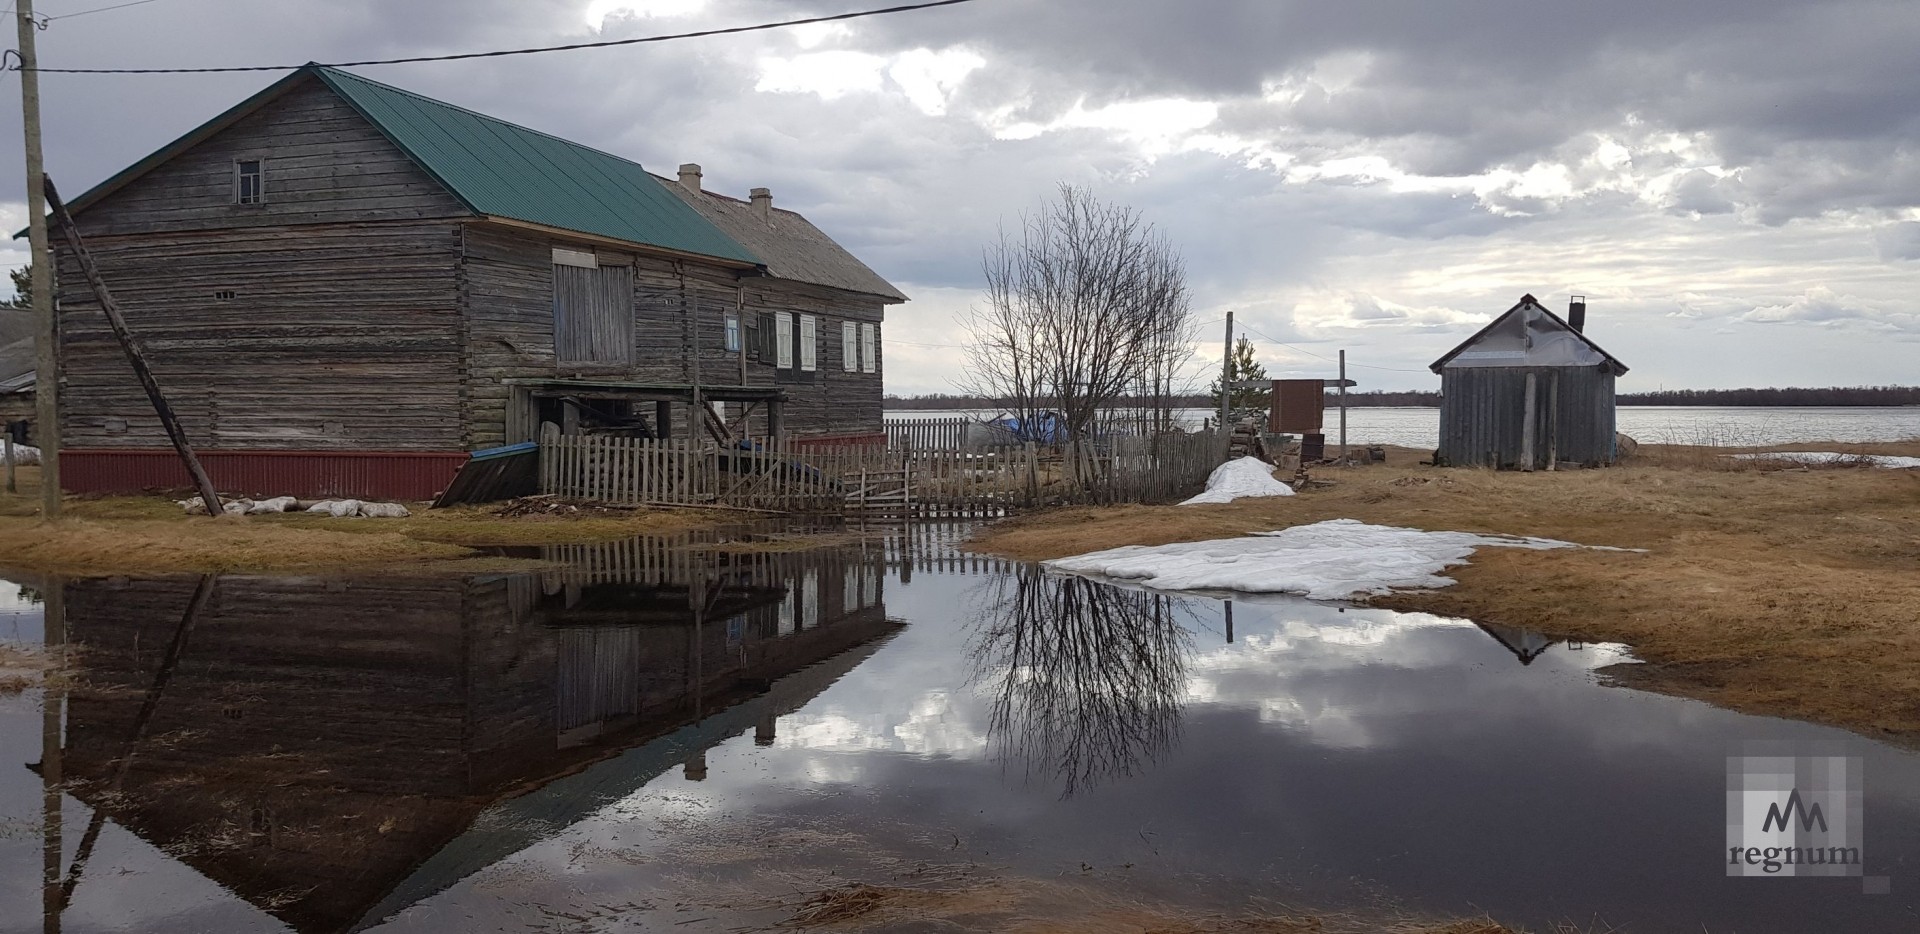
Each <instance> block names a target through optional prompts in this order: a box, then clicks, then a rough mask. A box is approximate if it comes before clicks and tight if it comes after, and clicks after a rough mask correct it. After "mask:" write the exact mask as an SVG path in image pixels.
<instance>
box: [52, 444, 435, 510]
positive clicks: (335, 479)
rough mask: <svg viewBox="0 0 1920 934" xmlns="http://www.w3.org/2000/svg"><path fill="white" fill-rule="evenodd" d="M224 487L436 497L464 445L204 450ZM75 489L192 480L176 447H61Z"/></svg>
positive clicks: (181, 486)
mask: <svg viewBox="0 0 1920 934" xmlns="http://www.w3.org/2000/svg"><path fill="white" fill-rule="evenodd" d="M196 453H198V455H199V457H200V463H201V464H202V465H203V466H205V467H206V468H207V474H208V475H209V476H211V477H212V478H213V485H214V487H215V488H217V489H218V490H219V491H220V492H221V493H223V494H225V493H232V494H235V495H248V496H300V497H319V496H351V497H359V498H374V499H392V500H429V499H432V498H434V496H435V495H437V494H438V493H439V492H440V491H441V490H444V489H446V487H447V484H448V483H451V482H452V481H453V476H454V474H456V473H458V472H459V471H460V467H461V466H462V465H464V464H465V463H466V462H467V455H466V453H465V452H463V451H199V452H196ZM60 481H61V483H60V485H61V486H62V487H64V488H65V489H66V491H67V492H69V493H139V492H143V491H147V490H185V489H188V488H189V487H191V486H192V485H193V484H192V481H191V480H190V479H189V478H188V477H187V470H186V468H185V467H183V466H181V464H180V458H179V456H178V455H176V454H175V453H174V452H173V449H171V448H95V449H84V448H82V449H73V448H69V449H67V450H63V451H61V452H60Z"/></svg>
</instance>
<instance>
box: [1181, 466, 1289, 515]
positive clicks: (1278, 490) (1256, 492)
mask: <svg viewBox="0 0 1920 934" xmlns="http://www.w3.org/2000/svg"><path fill="white" fill-rule="evenodd" d="M1292 495H1293V487H1290V486H1288V485H1286V484H1284V483H1281V482H1280V481H1278V480H1275V479H1273V465H1272V464H1269V463H1267V462H1266V461H1263V460H1261V459H1260V458H1257V457H1241V458H1236V459H1234V460H1230V461H1227V462H1226V463H1224V464H1221V465H1220V466H1218V467H1215V468H1213V473H1211V474H1208V475H1207V491H1206V492H1205V493H1202V494H1200V495H1198V496H1195V497H1194V498H1192V499H1190V500H1187V501H1185V502H1183V503H1181V504H1180V505H1182V506H1201V505H1210V504H1215V503H1231V502H1233V501H1234V500H1236V499H1248V498H1251V497H1255V496H1292Z"/></svg>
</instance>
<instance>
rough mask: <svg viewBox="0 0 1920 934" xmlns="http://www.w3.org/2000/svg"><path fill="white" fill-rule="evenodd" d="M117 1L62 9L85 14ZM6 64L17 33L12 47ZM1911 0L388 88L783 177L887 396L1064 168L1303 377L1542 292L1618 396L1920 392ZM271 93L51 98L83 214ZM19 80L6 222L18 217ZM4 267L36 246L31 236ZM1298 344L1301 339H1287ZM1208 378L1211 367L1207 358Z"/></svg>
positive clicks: (274, 25)
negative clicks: (878, 346) (1158, 233)
mask: <svg viewBox="0 0 1920 934" xmlns="http://www.w3.org/2000/svg"><path fill="white" fill-rule="evenodd" d="M113 2H115V0H41V2H40V3H39V4H38V5H37V8H38V10H39V11H40V12H41V13H43V14H46V15H49V16H55V17H58V16H60V15H62V14H67V13H75V12H80V11H85V10H91V9H95V8H98V7H104V6H109V5H112V3H113ZM878 5H884V4H883V3H881V2H880V0H874V2H873V3H855V2H853V0H777V2H776V0H550V2H531V0H405V2H402V0H327V2H325V3H313V2H304V0H152V2H149V3H145V4H142V5H139V6H133V7H130V8H127V9H120V10H113V11H108V12H101V13H97V14H92V15H87V16H79V17H74V18H72V19H55V20H54V21H53V22H51V23H50V25H49V27H48V28H47V29H46V30H45V31H43V32H41V33H40V53H41V58H42V63H43V64H45V65H47V66H48V67H57V66H74V67H83V66H208V65H236V64H278V63H289V62H291V63H298V62H302V61H307V60H319V61H341V60H350V59H356V58H369V57H396V56H406V55H416V54H435V53H448V52H459V51H472V50H481V49H489V48H501V47H516V46H525V45H539V44H548V43H555V42H569V41H582V40H592V39H595V38H618V37H624V36H639V35H648V34H655V33H662V32H676V31H683V30H688V29H697V28H705V27H711V26H722V25H739V24H745V23H749V22H759V21H764V20H769V19H785V18H791V17H796V16H803V15H808V14H812V13H819V12H841V11H845V10H852V9H859V8H863V7H867V6H878ZM6 35H7V37H8V44H11V42H10V40H11V35H12V34H11V31H8V32H7V33H6ZM1917 48H1920V11H1916V8H1915V6H1914V4H1913V2H1912V0H1890V2H1824V3H1818V4H1815V3H1792V2H1786V0H1687V2H1684V3H1679V2H1672V0H1612V2H1607V3H1591V2H1586V3H1565V2H1542V0H1480V2H1475V3H1470V4H1461V3H1424V2H1399V3H1387V2H1375V3H1325V2H1316V3H1306V2H1290V0H1188V2H1177V3H1176V2H1170V0H1168V2H1160V0H975V2H972V3H968V4H962V5H960V6H955V7H947V8H940V9H934V10H928V11H923V12H917V13H907V14H901V15H895V16H888V17H881V18H875V19H868V20H861V21H856V22H851V23H847V24H841V25H830V26H815V27H801V28H795V29H789V30H782V31H775V32H765V33H756V34H749V35H744V36H728V37H718V38H710V39H697V40H690V41H683V42H673V43H664V44H656V45H642V46H635V47H627V48H614V49H603V50H591V51H580V52H565V53H552V54H545V55H534V56H521V57H509V58H498V59H485V60H479V61H471V62H454V63H443V64H416V65H396V66H381V67H368V68H361V69H358V71H359V72H360V73H362V74H365V75H367V76H369V77H373V78H376V79H378V80H382V81H386V82H389V83H393V84H397V85H400V86H402V87H406V88H409V89H412V90H415V91H418V92H420V93H423V94H427V95H430V96H433V97H437V98H440V99H443V100H447V101H451V102H453V103H456V104H460V105H463V106H466V107H470V108H473V109H475V110H479V111H483V112H486V113H489V114H493V115H495V116H499V117H501V118H504V119H507V120H511V121H514V122H517V123H521V124H525V125H527V126H530V127H534V128H536V129H540V130H545V131H548V132H552V133H555V134H558V135H561V136H565V137H568V138H571V139H575V140H578V141H581V142H583V143H587V144H590V145H593V146H596V147H599V148H601V149H605V150H608V151H611V152H614V153H618V154H620V155H623V156H627V157H629V158H633V159H636V160H638V161H639V162H641V163H642V164H644V165H646V166H647V167H649V168H651V169H653V170H654V171H656V172H661V173H663V174H671V173H672V171H673V168H674V166H675V165H677V164H678V163H680V162H688V161H690V162H699V163H702V164H703V165H704V166H705V171H706V183H707V185H708V187H710V188H717V189H720V190H723V191H726V192H730V193H733V194H737V195H744V194H745V192H746V190H747V189H748V188H749V187H754V186H767V187H770V188H772V189H773V193H774V199H775V203H776V204H779V205H781V206H784V207H789V208H793V209H794V210H798V211H800V212H802V213H804V214H806V215H808V216H809V217H810V218H812V219H813V220H814V221H815V222H816V223H817V224H819V225H820V226H821V227H823V228H824V229H826V230H827V231H828V232H829V233H830V234H832V235H833V236H834V237H836V238H837V239H839V240H840V242H841V243H843V244H845V245H846V246H847V247H848V248H849V249H851V250H852V251H853V252H854V253H856V254H857V255H859V256H860V257H861V258H862V259H864V260H866V261H867V263H868V264H869V265H871V266H873V267H874V268H875V269H877V270H878V271H879V272H880V273H881V274H882V275H884V276H886V277H887V278H888V279H890V280H892V281H893V282H894V283H895V284H896V285H898V286H899V287H900V288H901V289H903V290H904V291H906V292H907V294H909V295H910V296H912V297H913V298H914V301H913V302H911V303H909V304H907V305H904V306H899V307H897V308H896V309H894V310H893V311H892V312H891V313H890V316H889V318H888V323H887V330H886V335H887V340H888V344H887V353H888V358H887V363H888V366H887V387H888V389H889V391H892V392H901V393H916V392H930V391H950V390H951V389H952V388H953V385H952V384H953V382H954V380H955V379H956V378H957V375H958V369H959V351H958V350H957V349H956V348H955V347H954V346H952V345H954V344H957V343H958V342H959V341H960V340H961V339H962V337H963V335H962V333H961V331H960V330H959V327H958V325H957V323H956V320H955V316H956V313H957V312H960V311H963V310H964V309H965V308H966V307H967V306H968V305H969V304H970V303H972V302H975V301H978V296H979V288H980V284H981V283H980V273H979V268H978V266H979V253H980V248H981V246H982V245H983V244H984V243H985V242H987V241H988V240H990V239H992V238H993V237H994V236H995V235H996V231H997V229H998V227H999V225H1000V224H1001V223H1002V222H1003V221H1013V220H1015V219H1016V218H1017V215H1018V213H1019V212H1020V211H1021V210H1022V209H1023V208H1030V207H1032V206H1033V205H1035V204H1037V203H1038V202H1039V200H1040V199H1042V198H1044V197H1046V196H1047V195H1048V194H1049V193H1050V192H1051V190H1052V189H1053V188H1054V186H1056V185H1057V184H1058V183H1060V182H1063V181H1066V182H1074V183H1078V184H1084V185H1088V186H1091V187H1092V188H1093V189H1094V190H1095V192H1096V193H1097V194H1098V195H1100V196H1102V197H1104V198H1107V199H1110V200H1114V201H1119V202H1124V203H1126V204H1130V205H1132V206H1134V207H1136V208H1138V209H1139V210H1140V211H1142V212H1143V213H1144V214H1145V215H1146V216H1147V217H1148V219H1150V220H1152V221H1153V222H1155V223H1156V224H1157V225H1158V226H1159V227H1160V228H1161V229H1162V230H1163V231H1164V232H1165V233H1166V234H1167V235H1168V237H1169V238H1170V239H1171V240H1172V241H1173V243H1174V244H1175V245H1176V246H1177V247H1178V248H1179V249H1180V250H1181V251H1182V252H1183V253H1184V255H1185V258H1186V262H1187V267H1188V273H1189V284H1190V285H1191V287H1192V289H1193V292H1194V295H1195V299H1196V307H1195V319H1196V320H1197V321H1202V322H1215V323H1209V324H1207V325H1206V326H1205V329H1204V330H1205V335H1206V337H1205V341H1206V343H1205V344H1204V345H1202V346H1196V363H1198V362H1199V361H1200V360H1202V359H1205V360H1208V361H1211V360H1216V359H1217V358H1218V352H1219V351H1218V342H1219V340H1220V334H1221V327H1222V326H1221V325H1220V324H1219V323H1217V320H1216V319H1219V318H1221V317H1223V316H1224V315H1225V313H1226V312H1227V311H1229V310H1232V311H1234V312H1235V313H1236V315H1237V318H1238V320H1239V321H1240V322H1242V323H1244V324H1245V325H1247V327H1248V330H1247V331H1246V333H1248V334H1249V336H1252V337H1254V338H1255V339H1256V341H1257V342H1258V345H1259V347H1260V354H1261V358H1262V361H1263V362H1264V363H1265V364H1266V365H1267V367H1268V369H1269V371H1271V372H1273V373H1274V375H1327V374H1328V373H1329V370H1330V367H1331V364H1330V363H1326V362H1324V361H1323V360H1321V359H1318V358H1317V357H1316V356H1315V355H1318V356H1319V357H1327V358H1331V357H1333V356H1334V355H1335V352H1336V351H1337V350H1339V349H1341V348H1345V349H1346V350H1347V351H1348V353H1349V359H1350V360H1351V361H1352V362H1353V363H1354V364H1355V365H1356V367H1358V366H1360V365H1366V366H1369V367H1380V368H1386V369H1356V370H1355V371H1354V373H1353V375H1354V377H1355V378H1357V379H1358V380H1359V381H1360V382H1361V383H1362V385H1363V388H1389V389H1403V388H1437V387H1438V378H1437V377H1434V376H1432V375H1431V374H1429V373H1427V372H1426V371H1425V369H1424V367H1425V365H1426V364H1427V363H1429V362H1431V361H1432V360H1433V359H1434V358H1435V357H1437V356H1439V355H1440V354H1441V353H1443V352H1445V351H1446V350H1447V349H1448V348H1450V347H1451V346H1452V345H1453V344H1455V343H1457V342H1458V341H1459V340H1461V339H1462V338H1464V337H1465V336H1466V335H1468V334H1469V333H1471V332H1472V330H1473V329H1474V328H1475V327H1477V326H1478V325H1479V324H1480V323H1482V322H1484V321H1486V320H1488V319H1489V318H1490V317H1492V316H1493V315H1495V314H1498V313H1499V312H1501V311H1504V310H1505V309H1506V308H1508V307H1509V306H1511V305H1512V304H1513V303H1514V302H1515V301H1516V300H1517V299H1518V297H1519V296H1520V295H1521V294H1522V293H1524V292H1532V293H1533V294H1535V295H1537V296H1539V297H1540V298H1541V299H1542V300H1543V301H1545V302H1546V303H1547V304H1549V305H1550V306H1553V307H1556V308H1557V307H1563V306H1564V304H1565V302H1566V299H1567V296H1568V295H1569V294H1570V293H1576V292H1577V293H1584V294H1586V295H1587V296H1588V297H1589V302H1590V308H1591V311H1590V317H1589V327H1588V331H1589V333H1590V334H1591V335H1592V336H1593V337H1594V338H1595V339H1596V340H1597V341H1599V342H1600V343H1601V344H1602V345H1604V346H1606V347H1607V349H1609V350H1611V351H1613V352H1614V353H1615V355H1616V356H1618V357H1620V358H1621V359H1622V360H1624V361H1625V362H1626V363H1627V364H1628V365H1629V366H1631V367H1632V368H1633V371H1632V372H1631V373H1629V374H1628V375H1627V376H1626V377H1625V379H1624V380H1623V382H1622V389H1623V390H1642V389H1655V388H1660V387H1663V386H1664V387H1667V388H1677V387H1734V386H1747V385H1833V384H1839V385H1859V384H1879V383H1905V384H1913V383H1916V382H1920V304H1916V302H1915V300H1914V293H1915V287H1916V286H1917V285H1920V94H1916V93H1915V91H1914V89H1915V88H1916V87H1920V55H1916V54H1915V52H1914V50H1915V49H1917ZM273 77H274V75H272V74H263V73H241V74H223V75H172V76H140V77H129V76H109V75H58V74H48V75H45V76H44V77H43V79H42V88H43V93H44V98H45V104H44V106H45V110H46V153H47V165H48V171H49V172H50V173H52V174H53V175H54V177H55V179H56V180H57V181H59V182H60V183H61V185H62V187H63V188H64V189H65V190H66V191H68V192H76V193H77V192H79V191H81V190H83V189H84V188H86V187H88V186H90V185H92V184H93V183H95V182H98V181H100V180H101V179H103V178H105V177H106V176H108V175H110V174H112V173H113V172H114V171H117V170H119V169H120V168H122V167H124V166H126V165H127V164H129V163H131V162H133V161H135V160H137V159H138V158H140V157H141V156H143V155H145V154H147V153H148V152H150V151H152V150H153V149H155V148H158V147H159V146H160V145H162V144H164V143H166V142H167V141H169V140H171V139H172V138H174V137H175V136H177V135H179V134H180V133H182V132H184V131H186V130H188V129H190V128H192V127H193V126H195V125H197V124H199V123H200V122H202V121H204V120H205V119H207V118H208V117H211V116H212V115H214V114H216V113H218V112H219V111H221V110H223V109H224V108H226V107H228V106H230V105H231V104H233V103H235V102H237V101H238V100H240V99H241V98H242V97H244V96H246V95H247V94H249V93H251V92H253V91H255V90H257V89H258V88H260V87H262V86H264V85H266V84H267V83H268V82H270V81H271V80H273ZM18 93H19V85H18V76H17V75H16V74H11V73H10V74H8V75H7V76H5V77H4V78H0V94H4V95H5V96H6V98H7V103H6V104H5V105H4V108H0V109H3V110H4V113H5V121H6V126H4V127H0V133H4V137H0V141H3V142H4V145H0V149H3V150H4V157H0V174H3V175H4V178H6V179H13V180H15V181H12V182H8V183H6V187H5V189H4V190H5V191H6V192H7V193H8V194H9V195H10V197H7V198H6V199H5V201H4V203H0V214H3V215H4V216H3V217H0V220H4V221H5V222H6V223H8V224H12V225H15V226H14V227H10V228H9V229H17V226H18V225H19V224H21V223H23V222H24V220H23V219H24V208H23V203H22V199H21V197H20V194H19V192H20V190H21V186H20V184H19V182H18V179H20V178H21V174H22V173H21V163H20V156H19V152H18V146H17V141H18V140H19V138H20V137H19V110H18V107H17V104H16V103H15V101H17V99H18ZM14 246H15V247H16V248H15V249H13V250H11V251H10V252H7V253H6V254H5V256H0V261H4V262H5V263H7V264H8V265H18V264H20V263H22V262H24V260H25V256H24V251H23V249H21V248H20V247H23V244H15V245H14ZM1280 341H1284V342H1286V343H1287V344H1290V345H1292V346H1291V347H1288V346H1282V345H1281V344H1280V343H1278V342H1280ZM1203 354H1204V357H1202V355H1203Z"/></svg>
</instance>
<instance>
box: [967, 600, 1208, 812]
mask: <svg viewBox="0 0 1920 934" xmlns="http://www.w3.org/2000/svg"><path fill="white" fill-rule="evenodd" d="M984 593H985V600H984V609H983V610H982V612H981V613H980V615H979V618H978V620H977V621H976V622H975V637H974V641H973V645H972V650H971V651H972V656H973V664H974V672H975V677H976V678H977V679H978V680H979V681H980V683H982V684H985V685H988V686H989V689H990V691H991V693H992V708H991V713H990V715H989V721H988V734H989V741H990V742H992V743H993V744H994V745H995V746H996V747H997V748H998V749H999V750H1000V752H1001V754H1002V755H1004V756H1006V757H1008V758H1010V759H1017V760H1018V761H1020V762H1021V763H1023V765H1024V766H1025V768H1026V769H1027V770H1028V772H1029V774H1031V773H1032V772H1033V771H1034V770H1040V771H1042V772H1045V773H1048V774H1050V775H1051V777H1052V778H1053V779H1055V780H1057V781H1058V782H1059V783H1060V786H1061V789H1062V794H1064V795H1067V796H1071V795H1072V794H1074V793H1075V792H1076V791H1078V790H1079V789H1080V788H1082V787H1083V786H1085V785H1087V784H1089V783H1092V782H1096V781H1098V780H1101V779H1103V778H1110V777H1117V776H1127V775H1132V774H1134V772H1135V771H1136V770H1137V769H1139V768H1141V767H1143V766H1145V765H1147V764H1149V763H1151V762H1153V761H1154V760H1155V759H1156V758H1158V757H1159V756H1160V755H1161V754H1162V753H1164V752H1165V751H1166V750H1167V749H1168V748H1169V747H1171V746H1172V744H1173V743H1174V741H1175V739H1176V737H1177V736H1178V734H1179V724H1180V703H1181V697H1182V695H1183V694H1184V693H1185V688H1186V681H1187V660H1188V657H1189V655H1190V654H1191V652H1192V647H1193V646H1192V633H1191V631H1190V630H1189V629H1188V628H1187V627H1185V626H1183V625H1182V621H1181V618H1182V615H1183V614H1182V601H1181V600H1180V599H1179V598H1175V597H1169V596H1167V595H1165V594H1158V593H1152V592H1149V591H1144V590H1125V589H1121V588H1118V587H1112V586H1108V585H1106V584H1099V583H1095V582H1093V581H1090V580H1086V579H1084V578H1078V577H1058V576H1054V575H1051V574H1047V573H1045V572H1044V571H1042V570H1041V569H1040V568H1038V567H1032V566H1027V567H1020V568H1016V569H1014V570H1010V571H1005V572H1002V573H999V574H996V575H995V576H994V577H993V579H992V580H991V581H990V582H989V583H988V585H987V586H986V588H985V589H984Z"/></svg>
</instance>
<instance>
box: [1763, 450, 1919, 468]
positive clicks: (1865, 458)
mask: <svg viewBox="0 0 1920 934" xmlns="http://www.w3.org/2000/svg"><path fill="white" fill-rule="evenodd" d="M1727 456H1728V457H1731V458H1733V459H1735V460H1743V461H1786V462H1790V463H1795V464H1867V465H1870V466H1874V467H1891V468H1893V469H1896V470H1899V469H1911V468H1914V467H1920V457H1896V456H1894V455H1892V454H1840V453H1837V452H1834V451H1776V452H1771V453H1760V454H1728V455H1727Z"/></svg>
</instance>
